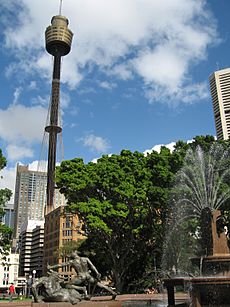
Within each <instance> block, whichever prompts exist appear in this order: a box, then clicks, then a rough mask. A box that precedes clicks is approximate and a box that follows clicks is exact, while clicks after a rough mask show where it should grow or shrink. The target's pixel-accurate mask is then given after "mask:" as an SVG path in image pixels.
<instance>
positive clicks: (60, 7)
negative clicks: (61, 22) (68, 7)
mask: <svg viewBox="0 0 230 307" xmlns="http://www.w3.org/2000/svg"><path fill="white" fill-rule="evenodd" d="M61 10H62V0H60V4H59V15H61Z"/></svg>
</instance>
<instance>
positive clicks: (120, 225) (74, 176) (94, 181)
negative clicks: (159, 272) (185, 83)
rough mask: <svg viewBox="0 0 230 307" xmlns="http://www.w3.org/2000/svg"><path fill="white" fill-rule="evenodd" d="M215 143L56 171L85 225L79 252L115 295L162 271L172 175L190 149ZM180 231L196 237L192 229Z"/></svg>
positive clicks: (71, 164) (204, 139)
mask: <svg viewBox="0 0 230 307" xmlns="http://www.w3.org/2000/svg"><path fill="white" fill-rule="evenodd" d="M213 142H215V139H214V137H212V136H198V137H195V138H194V141H193V142H191V143H190V144H187V143H185V142H183V141H178V142H177V143H176V145H175V147H174V151H172V152H170V150H169V149H168V148H166V147H164V146H162V147H161V150H160V152H159V153H158V152H156V151H152V152H151V153H149V154H147V155H144V154H143V153H140V152H137V151H136V152H131V151H129V150H122V151H121V153H120V154H118V155H115V154H113V155H111V156H108V155H104V156H102V157H101V158H100V159H98V160H97V162H96V163H93V162H89V163H84V161H83V160H82V159H80V158H75V159H72V160H69V161H63V162H62V163H61V165H60V166H59V167H58V168H57V172H56V183H57V187H58V188H59V189H60V191H61V192H62V193H64V195H65V197H66V199H67V202H68V206H67V208H68V210H70V211H72V212H73V213H77V214H78V215H79V217H80V219H81V221H82V223H83V225H84V231H85V234H86V236H87V240H86V241H85V242H84V243H83V244H82V245H81V247H80V249H81V250H83V251H84V252H88V256H90V258H91V259H92V261H93V262H94V264H95V265H96V266H98V269H99V271H101V273H103V274H104V275H109V277H110V278H111V279H112V280H113V282H114V284H115V286H116V288H117V289H118V291H120V292H125V291H131V289H132V287H133V286H134V285H138V283H139V284H141V283H142V284H143V280H146V276H148V274H149V273H150V274H151V272H155V269H156V267H159V266H160V264H161V257H162V252H163V242H164V241H165V234H166V231H165V230H166V228H167V217H168V216H169V215H170V214H171V207H172V206H174V203H173V202H171V201H170V198H169V195H170V192H171V190H172V186H173V183H174V178H175V174H176V173H177V172H178V170H180V168H181V167H182V165H183V163H184V158H185V155H186V152H187V150H188V149H189V148H190V149H194V148H196V147H197V145H199V146H200V147H201V148H202V149H203V150H204V151H208V150H209V148H210V146H211V144H212V143H213ZM224 146H229V145H228V143H226V142H224ZM183 228H185V229H186V230H187V229H189V230H190V231H191V233H192V232H193V233H194V231H195V229H196V223H194V222H193V221H191V222H188V223H187V224H186V225H183ZM176 238H177V235H175V239H176ZM178 238H179V237H178ZM175 241H176V240H175ZM184 257H187V254H186V253H184ZM152 282H153V281H152Z"/></svg>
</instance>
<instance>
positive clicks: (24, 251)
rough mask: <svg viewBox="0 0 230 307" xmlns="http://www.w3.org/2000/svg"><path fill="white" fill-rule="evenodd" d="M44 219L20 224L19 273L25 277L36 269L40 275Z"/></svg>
mask: <svg viewBox="0 0 230 307" xmlns="http://www.w3.org/2000/svg"><path fill="white" fill-rule="evenodd" d="M43 244H44V221H39V220H37V221H35V220H28V221H27V222H25V223H24V224H23V225H22V226H21V233H20V236H19V249H20V258H19V275H20V276H26V277H27V278H28V277H29V276H30V275H32V274H33V271H36V277H40V276H42V265H43Z"/></svg>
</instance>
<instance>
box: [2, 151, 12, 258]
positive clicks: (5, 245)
mask: <svg viewBox="0 0 230 307" xmlns="http://www.w3.org/2000/svg"><path fill="white" fill-rule="evenodd" d="M5 166H6V159H5V157H4V156H3V155H2V150H1V149H0V171H1V170H2V169H3V168H4V167H5ZM11 194H12V193H11V191H10V190H9V189H7V188H5V189H1V190H0V219H1V218H2V217H3V216H4V206H5V204H6V202H7V201H9V200H10V197H11ZM11 233H12V230H11V229H10V228H9V227H7V226H5V225H4V224H3V223H2V222H0V253H1V254H5V253H6V252H7V250H8V249H9V246H10V239H11Z"/></svg>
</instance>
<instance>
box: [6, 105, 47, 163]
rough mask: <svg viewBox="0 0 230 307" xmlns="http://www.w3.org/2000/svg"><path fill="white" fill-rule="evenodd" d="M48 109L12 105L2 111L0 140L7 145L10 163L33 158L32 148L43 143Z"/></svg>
mask: <svg viewBox="0 0 230 307" xmlns="http://www.w3.org/2000/svg"><path fill="white" fill-rule="evenodd" d="M46 116H47V109H46V108H43V107H41V106H32V107H26V106H24V105H22V104H11V105H9V107H8V108H7V109H0V139H2V140H3V141H4V142H5V143H6V151H7V160H8V162H12V161H17V160H19V159H23V158H31V157H32V156H33V150H32V149H31V148H32V146H33V145H34V144H36V143H39V142H41V140H42V136H43V133H44V126H45V121H46Z"/></svg>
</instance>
